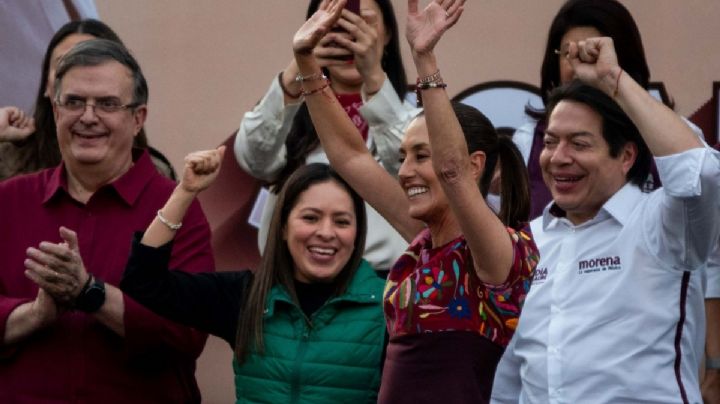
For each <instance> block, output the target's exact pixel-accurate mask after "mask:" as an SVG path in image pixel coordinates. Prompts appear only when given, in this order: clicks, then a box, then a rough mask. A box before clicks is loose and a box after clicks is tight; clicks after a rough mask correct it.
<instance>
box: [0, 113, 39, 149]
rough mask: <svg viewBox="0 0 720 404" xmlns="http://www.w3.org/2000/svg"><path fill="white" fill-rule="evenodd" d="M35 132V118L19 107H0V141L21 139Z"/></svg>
mask: <svg viewBox="0 0 720 404" xmlns="http://www.w3.org/2000/svg"><path fill="white" fill-rule="evenodd" d="M33 132H35V120H34V119H33V118H32V117H30V116H28V115H25V112H23V111H22V110H21V109H20V108H16V107H3V108H0V142H12V141H15V140H22V139H25V138H26V137H28V136H30V134H32V133H33Z"/></svg>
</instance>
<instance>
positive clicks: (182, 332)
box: [123, 200, 215, 358]
mask: <svg viewBox="0 0 720 404" xmlns="http://www.w3.org/2000/svg"><path fill="white" fill-rule="evenodd" d="M170 266H171V268H173V269H182V270H184V271H186V272H207V271H212V270H213V268H214V267H215V264H214V260H213V255H212V249H211V245H210V226H209V225H208V222H207V220H206V219H205V215H204V213H203V212H202V209H201V208H200V204H199V203H198V201H197V200H195V201H194V202H193V204H192V205H191V207H190V209H189V210H188V213H187V215H186V216H185V218H184V220H183V227H182V228H181V229H180V230H179V231H178V234H177V236H176V237H175V242H174V246H173V252H172V258H171V261H170ZM123 297H124V301H125V314H124V322H125V340H126V350H127V353H128V355H147V354H148V352H153V351H155V350H156V348H157V347H160V346H162V347H165V348H166V349H167V348H171V349H173V350H176V351H178V352H180V353H184V354H187V355H191V356H192V357H193V358H197V357H198V356H199V355H200V353H201V352H202V350H203V347H204V345H205V339H206V338H207V335H206V334H204V333H201V332H198V331H195V330H194V329H192V328H189V327H185V326H181V325H179V324H177V323H175V322H173V321H170V320H167V319H165V318H163V317H160V316H158V315H156V314H155V313H153V312H151V311H150V310H149V309H147V308H145V307H143V306H142V305H140V304H139V303H137V302H136V301H135V300H133V299H132V298H130V297H129V296H127V295H125V294H123Z"/></svg>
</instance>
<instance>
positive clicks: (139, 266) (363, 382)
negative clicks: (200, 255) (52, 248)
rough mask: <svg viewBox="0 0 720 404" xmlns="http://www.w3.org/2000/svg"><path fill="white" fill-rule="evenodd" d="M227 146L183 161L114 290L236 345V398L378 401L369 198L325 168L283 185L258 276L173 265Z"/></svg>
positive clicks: (377, 310) (378, 312)
mask: <svg viewBox="0 0 720 404" xmlns="http://www.w3.org/2000/svg"><path fill="white" fill-rule="evenodd" d="M224 150H225V149H224V146H223V147H221V148H220V149H218V150H211V151H206V152H198V153H194V154H191V155H189V156H188V157H187V158H186V166H185V172H184V175H183V177H182V181H181V182H180V184H179V185H178V187H177V188H176V190H175V192H174V193H173V195H172V196H171V197H170V199H169V200H168V202H167V204H166V205H165V206H164V207H163V208H162V210H161V211H160V212H158V219H156V220H155V221H154V222H153V223H152V224H151V225H150V227H148V229H147V231H146V232H145V234H144V236H142V240H138V239H136V240H135V242H134V244H133V250H132V255H131V257H130V260H129V263H128V267H127V270H126V273H125V277H124V279H123V281H122V283H121V287H122V288H123V290H124V291H125V292H126V293H128V294H129V295H130V296H132V297H133V298H135V299H137V300H138V301H139V302H141V303H143V304H144V305H146V306H147V307H149V308H151V309H152V310H154V311H156V312H157V313H159V314H161V315H163V316H167V317H168V318H170V319H173V320H175V321H178V322H180V323H183V324H187V325H191V326H193V327H196V328H198V329H200V330H203V331H207V332H209V333H211V334H214V335H217V336H219V337H221V338H222V339H224V340H225V341H227V342H228V343H229V344H230V345H231V346H233V347H234V349H235V354H236V357H235V361H234V366H233V367H234V371H235V387H236V396H237V400H238V401H241V400H242V401H243V402H278V403H282V402H309V403H337V402H352V403H356V402H375V401H376V397H377V391H378V386H379V382H380V367H381V364H382V352H383V346H384V334H385V333H384V327H383V314H382V307H381V305H380V302H381V295H382V286H383V282H382V280H380V279H379V278H378V277H377V276H376V275H375V273H374V271H373V270H372V268H371V267H370V265H369V264H368V263H367V262H365V261H364V260H363V259H362V253H363V245H364V243H365V232H366V226H367V225H366V218H365V208H364V203H363V201H362V200H361V199H360V197H359V196H358V195H357V194H356V193H355V192H354V191H353V190H352V189H351V188H350V187H349V186H348V185H347V183H345V181H343V180H342V179H341V178H340V177H339V176H338V175H337V174H336V173H335V172H334V171H333V170H332V169H330V168H329V167H328V166H327V165H325V164H318V163H316V164H310V165H307V166H304V167H302V168H300V169H298V170H297V171H296V172H295V173H294V174H293V175H291V176H290V178H289V179H288V181H287V182H286V183H285V185H284V186H283V188H282V190H281V191H280V194H279V195H278V209H276V210H275V212H274V214H273V218H272V220H271V223H270V232H269V237H268V244H267V248H266V250H265V254H264V255H263V257H262V260H261V263H260V268H258V270H257V271H256V272H255V273H254V274H253V273H252V272H250V271H241V272H219V273H210V274H203V275H202V276H195V275H190V274H187V273H183V272H180V271H168V268H167V266H168V261H167V258H168V253H169V251H170V249H171V246H172V243H171V240H172V238H173V236H174V232H175V230H176V229H177V226H179V225H181V222H182V218H183V215H184V213H185V210H186V208H187V206H188V204H189V202H190V201H191V200H192V199H193V197H194V196H195V195H196V194H197V193H198V192H200V191H201V190H203V189H205V188H206V187H207V186H209V185H210V183H211V182H212V181H213V180H214V178H215V176H216V175H217V171H218V170H219V165H220V161H221V160H222V155H223V154H224ZM301 376H302V377H301Z"/></svg>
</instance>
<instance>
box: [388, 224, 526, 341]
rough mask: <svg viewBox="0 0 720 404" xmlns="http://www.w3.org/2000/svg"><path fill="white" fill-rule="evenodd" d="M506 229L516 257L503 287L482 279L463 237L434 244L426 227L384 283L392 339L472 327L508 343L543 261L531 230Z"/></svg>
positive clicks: (485, 334)
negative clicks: (539, 262)
mask: <svg viewBox="0 0 720 404" xmlns="http://www.w3.org/2000/svg"><path fill="white" fill-rule="evenodd" d="M507 230H508V233H509V234H510V237H511V239H512V243H513V250H514V251H515V257H514V260H513V266H512V268H511V270H510V274H509V275H508V278H507V280H506V281H505V283H504V284H502V285H488V284H485V283H483V282H482V281H480V279H478V277H477V275H476V273H475V270H474V268H473V264H472V257H471V255H470V249H469V247H468V246H467V242H466V241H465V237H464V236H460V237H458V238H456V239H455V240H452V241H451V242H449V243H447V244H445V245H442V246H439V247H436V248H432V241H431V239H430V231H429V230H427V229H426V230H423V231H422V232H421V233H420V234H419V235H418V236H417V237H416V238H415V240H413V242H412V243H411V244H410V246H409V247H408V249H407V251H406V252H405V253H404V254H403V255H402V256H401V257H400V258H399V259H398V260H397V262H396V263H395V265H394V266H393V268H392V269H391V271H390V275H389V276H388V281H387V283H386V285H385V294H384V299H385V318H386V320H387V328H388V332H389V333H390V337H393V336H399V335H407V334H421V333H431V332H442V331H472V332H476V333H478V334H480V335H481V336H484V337H486V338H488V339H489V340H491V341H492V342H494V343H497V344H498V345H500V346H503V347H504V346H506V345H507V343H508V342H509V341H510V338H511V337H512V334H513V332H514V331H515V327H516V325H517V321H518V317H519V315H520V309H521V308H522V304H523V301H524V300H525V296H526V295H527V292H528V290H529V289H530V283H531V281H532V275H533V272H534V270H535V265H536V264H537V261H538V259H539V256H538V251H537V247H536V246H535V243H534V242H533V241H532V238H531V237H530V235H529V234H530V233H529V230H525V229H524V230H520V231H517V230H514V229H511V228H508V229H507Z"/></svg>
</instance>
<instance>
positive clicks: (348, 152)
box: [293, 0, 537, 403]
mask: <svg viewBox="0 0 720 404" xmlns="http://www.w3.org/2000/svg"><path fill="white" fill-rule="evenodd" d="M463 3H464V1H462V0H457V1H434V2H431V3H430V4H429V5H428V6H427V7H426V8H425V9H424V10H418V2H417V1H413V0H410V1H408V11H409V13H408V22H407V27H408V28H407V33H406V36H407V38H408V41H409V43H410V46H411V49H412V50H413V56H414V58H415V65H416V67H417V69H418V74H419V76H420V78H419V79H418V89H419V90H420V91H421V92H422V98H423V102H424V105H425V112H424V115H422V116H420V117H418V118H416V119H415V120H413V121H412V123H411V124H410V126H409V127H408V129H407V131H406V133H405V137H404V139H403V140H402V142H401V144H400V162H401V165H400V168H399V171H398V177H399V184H398V181H397V180H396V179H395V178H393V176H391V175H390V174H389V173H388V172H387V171H386V170H385V169H383V167H382V166H380V165H379V164H378V162H377V161H375V159H374V158H373V156H372V154H371V153H370V152H369V151H368V150H367V148H366V147H365V145H364V144H363V142H362V137H360V136H358V132H357V128H356V127H355V126H354V125H353V123H352V122H351V120H350V119H349V118H348V116H347V114H346V113H345V112H344V110H343V108H342V106H341V105H340V103H339V102H338V100H337V98H336V97H335V96H334V94H333V91H334V90H335V89H334V88H330V87H329V86H328V85H327V84H326V83H324V82H323V80H312V81H310V80H308V81H305V82H302V85H303V88H302V90H303V91H304V92H305V93H306V94H307V95H306V97H305V103H306V104H307V106H308V110H309V112H310V116H311V118H312V121H313V125H314V127H315V128H316V130H317V132H318V136H319V137H320V141H321V142H322V145H323V148H324V149H325V151H326V153H327V155H328V157H329V159H330V162H331V164H332V165H333V167H334V168H335V169H337V170H338V172H339V173H340V174H341V175H342V176H343V178H345V179H346V180H347V181H348V183H349V184H351V185H352V187H353V188H354V189H355V190H357V191H358V193H360V195H361V196H363V198H364V199H365V200H366V201H367V202H368V203H370V205H372V206H373V207H374V208H375V209H377V211H378V212H380V214H381V215H383V217H384V218H385V219H386V220H387V221H388V222H389V223H391V224H392V225H393V226H394V227H395V228H396V229H397V230H398V232H399V233H400V234H402V235H403V236H404V237H405V238H406V240H408V241H411V243H410V246H409V247H408V249H407V251H406V252H405V253H404V254H403V255H401V256H400V257H399V258H398V259H397V261H396V262H395V264H394V265H393V267H392V269H391V270H390V275H389V276H388V279H387V284H386V286H385V293H384V296H383V298H384V307H385V315H386V324H387V329H388V333H389V343H388V348H387V354H386V359H385V364H384V368H383V374H382V377H383V380H382V383H381V389H380V395H379V398H378V402H381V403H416V402H425V401H427V400H428V397H443V399H444V400H447V401H448V402H453V403H478V402H487V401H488V400H489V396H490V388H491V384H492V380H493V375H494V370H495V366H496V365H497V363H498V361H499V359H500V356H501V355H502V352H503V349H504V347H505V346H506V345H507V343H508V341H509V340H510V338H511V337H512V334H513V332H514V329H515V325H516V324H517V319H518V315H519V313H520V307H521V302H522V301H523V300H524V297H525V295H526V294H527V291H528V287H529V282H530V279H531V277H532V273H533V270H534V267H535V264H536V262H537V250H536V249H535V246H534V243H533V242H532V238H531V237H530V235H529V234H528V233H526V232H525V231H524V226H525V223H524V222H525V220H527V214H528V210H529V198H528V190H527V177H526V174H525V170H524V168H523V163H522V158H521V156H520V154H519V152H517V149H515V148H514V147H512V146H511V144H510V143H509V141H507V142H505V141H503V139H502V138H500V137H499V136H498V134H497V132H496V131H495V129H494V128H493V126H492V124H491V123H490V121H489V120H488V119H487V118H486V117H485V116H484V115H483V114H482V113H481V112H480V111H478V110H476V109H474V108H472V107H469V106H467V105H463V104H452V103H451V102H450V100H449V99H448V96H447V94H446V93H445V91H444V88H445V83H444V82H443V79H442V76H441V75H440V72H439V70H438V68H437V65H436V60H435V56H434V54H433V52H432V48H433V47H434V45H435V43H436V42H437V41H438V40H439V39H440V37H441V36H442V34H443V33H444V32H445V31H446V30H447V29H448V28H450V27H451V26H452V25H454V24H455V23H456V22H457V21H458V19H459V17H460V14H462V11H463ZM343 5H344V1H343V0H324V1H323V2H322V3H321V5H320V7H319V9H318V11H317V12H316V13H315V14H314V15H313V16H312V17H310V19H309V20H308V21H307V22H306V23H305V24H304V25H303V26H302V27H301V28H300V29H299V30H298V31H297V33H296V34H295V38H294V41H293V50H294V52H295V60H296V63H297V66H298V68H299V71H300V76H301V77H316V76H317V75H318V73H319V71H320V69H321V66H322V65H321V63H320V61H319V59H318V58H317V57H316V56H315V55H314V53H313V49H316V47H317V46H318V40H319V38H321V37H322V35H323V33H324V32H326V31H327V30H329V29H330V28H331V27H333V26H334V25H335V23H336V21H338V19H339V18H340V15H341V14H342V9H341V8H342V6H343ZM496 166H501V167H502V169H501V171H502V173H503V175H502V180H501V182H502V183H501V186H500V188H501V195H502V206H501V208H500V212H499V215H496V214H495V213H494V212H493V211H492V210H491V209H490V208H489V207H488V205H487V203H486V202H485V197H486V196H487V193H488V190H489V188H490V183H491V181H492V178H493V174H494V171H495V167H496ZM498 216H499V217H498ZM405 386H418V387H417V388H413V389H408V388H405Z"/></svg>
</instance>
